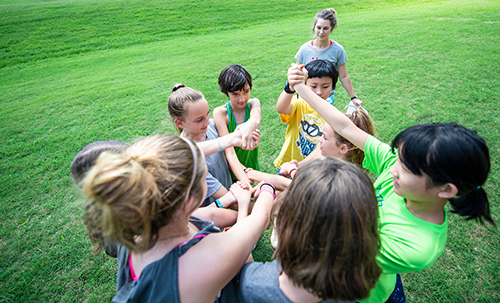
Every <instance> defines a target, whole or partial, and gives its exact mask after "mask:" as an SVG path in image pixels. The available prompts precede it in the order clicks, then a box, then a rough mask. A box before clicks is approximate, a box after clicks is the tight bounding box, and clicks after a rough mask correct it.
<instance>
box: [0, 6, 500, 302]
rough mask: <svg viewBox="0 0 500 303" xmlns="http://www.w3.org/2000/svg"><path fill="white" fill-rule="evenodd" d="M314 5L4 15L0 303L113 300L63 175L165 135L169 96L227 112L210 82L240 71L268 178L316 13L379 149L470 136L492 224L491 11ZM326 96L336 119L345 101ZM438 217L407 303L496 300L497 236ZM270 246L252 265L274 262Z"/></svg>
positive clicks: (109, 270) (111, 273) (494, 13)
mask: <svg viewBox="0 0 500 303" xmlns="http://www.w3.org/2000/svg"><path fill="white" fill-rule="evenodd" d="M325 3H326V2H324V1H318V0H313V1H293V0H287V1H285V0H276V1H275V0H255V1H249V0H241V1H228V0H222V1H219V0H208V1H198V2H193V1H187V0H169V1H157V0H152V1H143V0H135V1H121V0H104V1H86V0H75V1H64V0H60V1H0V38H1V39H0V105H1V107H0V110H1V111H0V127H1V132H0V144H1V145H0V146H1V147H0V159H1V161H0V197H1V204H0V222H1V228H0V281H1V283H0V302H101V301H110V299H111V298H112V296H113V295H114V291H115V283H116V269H117V266H116V261H115V260H113V259H111V258H108V257H107V256H106V255H104V254H101V255H99V256H97V257H95V256H93V255H92V254H91V252H90V241H89V240H88V238H87V236H86V231H85V228H84V225H83V219H82V215H83V211H82V200H81V196H80V194H79V193H78V191H77V190H76V189H75V188H74V186H73V184H72V181H71V177H70V172H69V165H70V163H71V160H72V158H73V156H74V154H75V153H76V152H77V151H78V150H79V148H80V147H82V146H83V145H85V144H86V143H89V142H91V141H94V140H103V139H116V140H124V141H131V140H133V139H135V138H137V137H139V136H147V135H151V134H155V133H174V132H175V129H174V125H173V123H172V122H171V121H170V116H169V115H168V112H167V98H168V96H169V94H170V92H171V88H172V86H173V85H174V84H175V83H178V82H182V83H184V84H185V85H187V86H191V87H193V88H195V89H198V90H200V91H201V92H203V93H204V95H205V97H206V98H207V100H208V101H209V103H210V106H211V109H213V108H215V107H216V106H218V105H221V104H223V103H224V102H226V99H227V97H225V95H223V94H222V93H220V91H219V90H218V85H217V76H218V74H219V72H220V71H221V70H222V69H223V68H224V67H225V66H226V65H228V64H233V63H238V64H241V65H243V66H244V67H245V68H246V69H247V70H248V71H249V72H250V74H251V75H252V76H253V78H254V89H253V90H252V97H257V98H259V99H260V100H261V103H262V113H263V121H262V124H261V132H262V140H261V145H260V153H261V154H260V159H261V166H262V169H263V170H264V171H267V172H274V171H275V168H274V167H273V164H272V160H273V159H274V158H275V157H276V156H277V155H278V153H279V151H280V149H281V145H282V143H283V140H284V134H285V125H283V124H282V123H281V122H280V120H279V116H278V114H277V113H276V111H275V103H276V100H277V97H278V96H279V94H280V92H281V90H282V88H283V84H284V81H285V80H286V70H287V68H288V66H289V64H290V63H292V62H294V61H295V60H294V55H295V53H296V51H297V50H298V48H299V46H300V45H301V44H302V43H304V42H305V41H307V40H308V39H309V38H310V34H311V26H312V18H313V16H314V14H315V13H316V12H317V11H318V10H320V9H323V8H327V7H328V6H333V7H334V8H336V9H337V12H338V15H339V27H338V29H336V30H335V31H334V32H333V34H332V38H333V39H334V40H336V41H337V42H339V43H340V44H342V45H343V46H344V47H345V49H346V52H347V55H348V57H349V61H348V62H347V69H348V71H349V75H350V77H351V80H352V82H353V85H354V89H355V92H356V93H357V95H358V96H359V97H360V98H361V100H363V101H364V106H365V108H366V109H367V110H368V111H369V112H370V114H371V117H372V119H373V120H374V123H375V126H376V128H377V135H378V137H379V138H381V139H382V140H383V141H386V142H389V141H390V140H391V139H392V138H393V137H394V136H395V135H396V134H397V133H398V132H399V131H401V130H403V129H404V128H406V127H408V126H410V125H413V124H416V123H424V122H450V121H454V122H457V123H460V124H463V125H465V126H467V127H469V128H472V129H475V130H477V131H478V133H479V134H480V135H481V136H483V137H484V138H485V140H486V141H487V143H488V145H489V148H490V154H491V163H492V170H491V173H490V177H489V180H488V182H487V183H486V184H485V186H484V188H485V189H486V191H487V192H488V193H489V198H490V201H491V205H492V208H491V211H492V213H493V216H494V217H495V219H496V220H497V221H500V207H499V206H498V201H499V198H500V189H499V185H500V173H499V165H500V157H499V155H500V143H499V141H500V102H499V97H498V96H499V95H500V80H499V79H500V51H499V45H500V44H499V42H498V41H500V2H499V1H496V0H484V1H479V0H472V1H468V0H452V1H425V0H424V1H417V0H414V1H402V0H400V1H397V0H392V1H391V0H386V1H375V0H366V1H351V0H343V1H339V2H338V3H330V2H329V3H328V4H325ZM338 86H339V89H338V93H337V94H336V105H337V106H338V107H339V108H341V107H343V106H345V105H346V104H347V102H348V95H347V94H346V92H345V91H344V90H343V89H342V88H341V85H340V84H338ZM449 217H450V219H449V226H450V227H449V231H448V242H447V244H446V247H445V251H444V253H443V255H442V256H441V257H440V258H439V259H438V261H437V262H436V263H435V264H434V265H432V266H431V267H430V268H429V269H426V270H425V271H423V272H421V273H411V274H405V275H403V276H402V278H403V284H404V286H405V291H406V293H407V297H408V300H409V302H498V301H500V274H499V272H500V270H499V268H500V257H499V256H500V241H499V240H500V237H499V231H498V229H496V228H492V227H491V226H482V225H480V224H478V223H476V222H470V221H464V220H463V219H462V218H460V217H458V216H457V215H454V214H450V216H449ZM267 236H268V234H267V233H266V234H265V237H263V238H262V239H261V241H260V242H259V244H258V245H257V248H256V250H255V251H254V256H255V257H256V259H258V260H269V259H270V258H271V255H272V250H271V249H270V247H269V243H268V241H267ZM223 254H224V252H223V251H221V255H223Z"/></svg>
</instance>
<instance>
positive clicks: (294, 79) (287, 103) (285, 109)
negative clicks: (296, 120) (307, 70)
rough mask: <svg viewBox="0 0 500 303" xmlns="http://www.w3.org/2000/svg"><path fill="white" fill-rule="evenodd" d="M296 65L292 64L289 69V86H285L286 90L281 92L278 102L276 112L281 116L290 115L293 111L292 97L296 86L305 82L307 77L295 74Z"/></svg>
mask: <svg viewBox="0 0 500 303" xmlns="http://www.w3.org/2000/svg"><path fill="white" fill-rule="evenodd" d="M294 68H295V65H294V64H292V67H290V68H289V69H288V73H287V78H288V79H287V84H286V85H285V88H284V90H283V91H282V92H281V94H280V96H279V98H278V102H276V111H277V112H278V113H280V114H284V115H289V114H290V113H291V112H292V110H293V106H292V97H293V92H294V91H295V90H294V89H293V86H294V84H296V83H300V82H301V81H305V80H306V79H305V76H304V75H301V74H297V73H294V72H293V70H294Z"/></svg>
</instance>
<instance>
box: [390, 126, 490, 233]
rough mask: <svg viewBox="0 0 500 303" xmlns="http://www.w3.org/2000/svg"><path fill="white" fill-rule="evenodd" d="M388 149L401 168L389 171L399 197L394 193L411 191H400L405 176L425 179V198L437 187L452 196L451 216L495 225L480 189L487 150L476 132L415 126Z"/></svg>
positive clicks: (486, 170)
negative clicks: (485, 221)
mask: <svg viewBox="0 0 500 303" xmlns="http://www.w3.org/2000/svg"><path fill="white" fill-rule="evenodd" d="M391 146H392V149H393V152H396V151H395V150H396V149H397V153H398V156H399V157H398V161H399V164H398V162H397V163H396V164H397V165H399V166H401V169H400V170H397V169H395V171H393V170H391V172H392V173H393V175H394V173H397V176H395V179H397V180H401V181H400V183H401V184H400V185H399V188H397V190H398V191H400V193H401V194H400V193H398V192H396V193H398V194H400V195H401V196H403V197H405V192H408V193H409V192H410V191H411V190H412V189H411V188H410V187H409V186H406V188H403V187H404V185H405V184H403V182H404V180H403V177H404V176H405V175H410V177H411V175H413V176H417V177H421V178H424V179H425V182H424V185H423V187H425V188H423V189H421V190H422V192H423V193H424V194H425V193H426V192H428V191H429V190H430V189H432V188H436V187H439V188H442V190H443V191H446V190H447V191H449V192H450V193H453V194H454V196H452V197H451V198H450V199H449V201H450V202H451V204H452V207H453V212H455V213H458V214H459V215H461V216H465V217H467V218H468V219H478V220H479V221H481V222H482V219H486V220H487V221H489V222H491V223H493V224H494V222H493V219H492V217H491V215H490V211H489V202H488V199H487V196H486V192H485V191H484V189H483V188H482V186H483V184H484V183H485V182H486V179H487V178H488V173H489V171H490V156H489V149H488V146H487V145H486V143H485V141H484V140H483V138H481V137H480V136H479V135H478V134H477V133H476V132H475V131H473V130H470V129H468V128H466V127H464V126H461V125H458V124H456V123H431V124H422V125H414V126H411V127H409V128H407V129H405V130H404V131H402V132H400V133H399V134H398V135H397V136H396V137H395V138H394V140H393V141H392V144H391ZM397 165H395V166H397ZM395 181H396V180H395ZM395 191H396V188H395ZM414 191H416V189H414ZM444 193H446V192H444Z"/></svg>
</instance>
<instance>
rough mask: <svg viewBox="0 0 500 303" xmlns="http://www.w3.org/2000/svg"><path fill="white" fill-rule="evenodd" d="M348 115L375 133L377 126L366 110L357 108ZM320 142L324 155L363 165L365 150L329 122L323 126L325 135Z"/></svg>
mask: <svg viewBox="0 0 500 303" xmlns="http://www.w3.org/2000/svg"><path fill="white" fill-rule="evenodd" d="M346 116H347V117H348V118H349V119H350V120H351V121H352V122H353V123H354V125H356V126H357V127H358V128H359V129H361V130H362V131H364V132H365V133H367V134H370V135H372V136H373V135H375V127H374V126H373V123H372V121H371V119H370V116H368V114H367V113H366V112H365V111H364V110H362V109H357V110H356V111H355V112H353V113H352V114H346ZM319 144H320V151H321V155H322V156H324V157H333V158H340V159H342V160H345V161H348V162H351V163H354V164H357V165H359V166H362V165H363V160H364V159H365V153H364V152H363V150H361V149H360V148H358V147H357V146H355V145H354V144H352V143H351V142H350V141H349V140H347V139H346V138H344V137H342V136H341V135H339V134H338V133H337V132H336V131H335V130H334V129H333V128H332V127H331V126H330V124H328V123H325V124H324V126H323V135H322V136H321V138H320V140H319Z"/></svg>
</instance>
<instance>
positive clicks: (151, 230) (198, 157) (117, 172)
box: [82, 135, 206, 251]
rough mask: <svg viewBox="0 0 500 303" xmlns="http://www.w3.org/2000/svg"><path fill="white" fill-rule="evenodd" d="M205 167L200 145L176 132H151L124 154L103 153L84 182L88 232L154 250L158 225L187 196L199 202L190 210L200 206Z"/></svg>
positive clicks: (180, 206) (138, 248) (169, 220)
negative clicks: (173, 133) (172, 133)
mask: <svg viewBox="0 0 500 303" xmlns="http://www.w3.org/2000/svg"><path fill="white" fill-rule="evenodd" d="M205 171H206V165H205V162H204V161H203V158H202V154H201V152H200V150H199V149H198V148H197V147H196V145H195V144H194V143H193V142H191V141H190V140H189V139H184V138H180V137H177V136H172V135H155V136H152V137H147V138H145V139H142V140H140V141H138V142H136V143H134V144H132V145H131V146H129V147H128V148H126V149H124V150H123V151H122V152H121V153H110V152H103V153H102V154H101V155H100V156H99V158H98V159H97V163H96V164H95V165H94V167H93V168H92V169H91V170H90V171H89V172H88V174H87V176H86V177H85V178H84V179H83V181H82V184H83V185H82V188H83V191H84V193H85V195H86V196H87V197H88V198H89V201H88V205H87V212H86V216H87V218H86V225H87V228H88V229H89V232H90V233H91V234H92V233H95V234H98V235H102V236H103V237H104V241H106V240H116V241H117V242H118V243H122V244H124V245H126V246H127V247H128V248H129V249H131V250H133V251H146V250H148V249H150V248H151V247H153V246H154V244H155V243H156V241H157V238H158V230H159V229H160V228H161V227H164V226H166V225H169V224H171V223H174V222H175V221H176V220H177V219H179V216H180V215H181V214H183V213H182V212H180V211H181V210H182V209H183V208H184V207H185V206H186V204H187V202H188V200H189V198H191V197H193V198H194V199H195V201H198V203H193V205H192V207H191V209H190V212H189V214H190V213H191V212H192V211H193V210H194V209H195V208H197V207H198V206H199V203H201V201H202V198H203V197H202V195H203V187H202V186H198V185H199V184H200V183H201V182H204V174H205ZM96 229H97V231H96ZM137 236H139V237H140V239H141V240H140V241H136V239H137ZM91 240H92V241H93V242H97V244H99V245H100V244H101V241H103V239H102V237H101V238H97V239H92V237H91Z"/></svg>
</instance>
